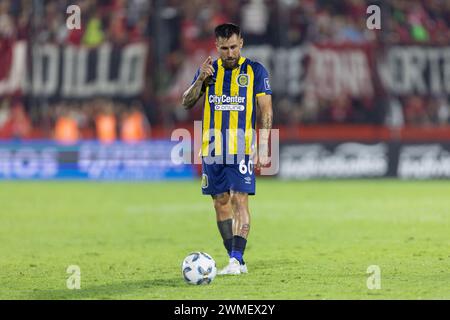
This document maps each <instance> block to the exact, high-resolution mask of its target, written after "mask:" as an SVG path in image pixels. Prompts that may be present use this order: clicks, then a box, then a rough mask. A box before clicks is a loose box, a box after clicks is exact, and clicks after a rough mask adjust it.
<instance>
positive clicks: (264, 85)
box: [254, 63, 272, 97]
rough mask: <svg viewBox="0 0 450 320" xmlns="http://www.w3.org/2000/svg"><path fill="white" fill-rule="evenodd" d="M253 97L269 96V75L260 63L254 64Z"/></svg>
mask: <svg viewBox="0 0 450 320" xmlns="http://www.w3.org/2000/svg"><path fill="white" fill-rule="evenodd" d="M254 69H255V70H254V72H255V95H256V96H257V97H259V96H262V95H271V94H272V89H271V88H270V81H269V73H268V72H267V70H266V68H264V66H263V65H262V64H260V63H255V68H254Z"/></svg>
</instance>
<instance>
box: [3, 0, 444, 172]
mask: <svg viewBox="0 0 450 320" xmlns="http://www.w3.org/2000/svg"><path fill="white" fill-rule="evenodd" d="M72 4H76V5H78V6H79V7H80V9H81V29H79V30H77V29H75V30H69V29H68V28H67V26H66V19H67V18H68V17H69V16H70V15H69V14H67V13H66V9H67V7H68V6H69V5H72ZM372 4H375V5H378V6H379V7H380V8H381V29H380V30H369V29H368V28H367V26H366V20H367V18H368V17H369V14H368V13H366V9H367V6H368V5H372ZM227 21H230V22H234V23H237V24H239V25H241V27H242V32H243V37H244V39H245V44H244V51H243V55H244V56H248V57H250V58H254V59H257V60H259V61H261V62H262V63H263V64H264V65H265V66H266V67H267V68H268V70H269V72H270V74H271V82H272V87H273V92H274V94H273V98H274V128H277V129H280V138H281V144H282V147H281V154H280V163H281V167H280V173H279V175H280V176H282V177H286V178H315V177H325V178H326V177H330V178H336V177H384V176H401V177H403V178H443V177H444V178H448V177H450V154H449V151H450V144H449V143H450V142H449V140H450V126H449V121H450V107H449V94H450V60H449V59H450V58H449V57H450V47H449V43H450V30H449V21H450V2H449V1H444V0H430V1H421V0H414V1H406V0H386V1H365V0H345V1H332V0H304V1H294V0H279V1H276V0H266V1H264V0H245V1H219V0H213V1H205V0H194V1H177V0H130V1H122V0H84V1H62V0H57V1H56V0H55V1H52V0H48V1H44V0H34V1H26V0H2V1H1V2H0V59H1V62H2V63H1V64H0V138H1V139H2V142H1V145H2V146H1V149H0V152H1V157H0V159H1V162H2V165H1V166H0V167H1V168H2V169H0V178H27V179H30V178H31V179H34V178H52V179H53V178H70V177H72V178H80V177H82V178H85V177H91V178H110V179H115V178H118V179H121V178H129V179H131V180H133V179H155V178H164V177H178V178H180V177H191V176H195V175H196V172H197V171H198V169H197V170H194V171H193V170H192V168H190V167H189V166H182V168H181V167H176V168H175V167H171V164H170V161H166V160H167V152H168V150H170V144H167V143H165V142H164V141H165V140H167V139H169V138H170V135H171V133H172V131H173V130H174V129H176V128H187V129H189V130H190V131H192V130H193V121H194V120H201V113H202V106H201V104H200V103H199V104H198V105H197V107H196V108H194V109H193V110H191V111H190V112H187V111H185V110H183V108H182V107H181V105H180V100H181V95H182V93H183V91H184V90H185V89H186V87H187V85H188V84H189V83H190V81H191V80H192V77H193V74H194V73H195V71H196V69H197V68H198V66H199V64H200V63H201V61H203V60H204V58H205V57H206V56H207V55H209V54H211V55H212V56H214V57H216V56H217V54H216V53H215V47H214V36H213V28H214V26H215V25H217V24H219V23H223V22H227ZM36 140H39V141H40V144H36V143H33V142H32V141H36ZM84 141H89V142H86V143H84ZM98 141H99V142H101V144H100V146H99V144H98V143H97V142H98ZM129 142H134V143H138V145H140V146H143V147H142V148H141V147H136V144H134V147H133V145H131V146H130V144H128V143H129ZM61 143H64V144H63V145H62V144H61ZM154 143H157V146H156V147H155V144H154ZM102 161H103V162H102ZM349 164H350V165H349ZM92 167H95V168H94V169H93V170H90V169H86V168H91V169H92ZM155 167H157V170H156V169H155ZM108 168H109V169H108ZM166 173H167V174H166Z"/></svg>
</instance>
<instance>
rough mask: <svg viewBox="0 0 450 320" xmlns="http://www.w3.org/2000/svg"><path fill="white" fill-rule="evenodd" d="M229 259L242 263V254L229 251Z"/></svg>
mask: <svg viewBox="0 0 450 320" xmlns="http://www.w3.org/2000/svg"><path fill="white" fill-rule="evenodd" d="M230 258H235V259H236V260H237V261H239V263H240V264H243V263H242V252H240V251H231V255H230Z"/></svg>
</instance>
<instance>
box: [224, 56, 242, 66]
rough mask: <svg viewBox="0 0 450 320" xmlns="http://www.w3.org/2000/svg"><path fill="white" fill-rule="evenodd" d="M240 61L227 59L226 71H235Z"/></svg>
mask: <svg viewBox="0 0 450 320" xmlns="http://www.w3.org/2000/svg"><path fill="white" fill-rule="evenodd" d="M238 61H239V57H237V58H233V59H232V60H228V59H225V60H224V62H225V63H224V64H225V68H226V69H234V68H236V67H237V65H238Z"/></svg>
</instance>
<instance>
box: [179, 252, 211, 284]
mask: <svg viewBox="0 0 450 320" xmlns="http://www.w3.org/2000/svg"><path fill="white" fill-rule="evenodd" d="M181 273H182V274H183V278H184V280H186V282H187V283H189V284H209V283H211V281H213V280H214V278H215V277H216V274H217V268H216V262H215V261H214V259H213V258H212V257H211V256H210V255H209V254H207V253H205V252H193V253H191V254H189V255H188V256H187V257H186V258H185V259H184V261H183V264H182V266H181Z"/></svg>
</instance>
